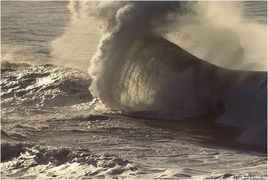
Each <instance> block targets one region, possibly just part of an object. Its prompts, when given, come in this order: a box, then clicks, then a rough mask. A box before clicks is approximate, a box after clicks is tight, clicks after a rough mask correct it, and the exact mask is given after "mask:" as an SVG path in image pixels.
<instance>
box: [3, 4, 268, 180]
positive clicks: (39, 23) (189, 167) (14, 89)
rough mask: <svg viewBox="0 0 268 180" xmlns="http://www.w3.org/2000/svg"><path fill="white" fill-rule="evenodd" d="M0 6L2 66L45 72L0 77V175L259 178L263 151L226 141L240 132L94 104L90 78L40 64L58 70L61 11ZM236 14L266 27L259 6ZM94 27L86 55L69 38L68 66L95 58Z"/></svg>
mask: <svg viewBox="0 0 268 180" xmlns="http://www.w3.org/2000/svg"><path fill="white" fill-rule="evenodd" d="M1 4H2V9H1V10H2V17H1V22H2V24H1V26H2V29H1V31H2V59H1V61H2V62H3V61H5V62H10V63H26V64H34V65H36V64H46V65H39V66H30V67H28V66H27V65H25V66H22V67H21V68H20V69H16V68H15V69H13V70H11V69H3V70H2V76H1V78H2V79H1V83H2V84H1V98H2V102H1V105H2V109H1V121H2V129H1V134H2V137H1V138H2V139H1V140H2V157H1V159H2V161H3V162H4V163H2V164H1V167H2V168H1V169H2V172H3V174H2V175H4V176H8V177H18V178H21V177H24V178H51V177H53V178H81V177H86V178H118V177H119V178H243V177H245V178H249V177H257V178H261V177H265V176H266V174H267V165H266V164H267V158H266V154H265V151H266V149H263V148H258V147H255V146H247V145H244V144H239V143H237V142H235V141H233V138H234V137H236V136H237V134H238V133H239V131H238V130H237V129H236V128H230V127H224V126H218V125H215V124H213V123H211V121H210V119H212V118H213V117H211V116H208V117H207V116H205V117H203V116H201V117H197V118H192V119H186V120H184V121H179V122H178V121H162V120H155V119H151V118H149V119H142V118H138V117H135V114H133V115H132V117H127V116H124V115H126V114H123V115H122V113H121V112H117V111H112V110H110V109H107V108H106V107H105V106H104V105H103V104H101V103H100V102H99V101H98V100H97V99H93V98H92V96H91V95H90V92H89V90H88V87H89V84H90V82H91V79H90V77H89V76H88V74H87V73H86V72H83V71H80V70H74V69H69V68H63V67H55V66H53V65H47V64H50V63H55V62H57V56H55V55H54V54H53V46H52V44H53V42H54V40H55V39H57V38H59V37H61V36H62V35H63V34H64V31H65V28H66V27H67V26H68V23H69V21H70V12H69V10H68V8H67V5H68V2H2V3H1ZM242 8H243V9H244V13H245V16H246V17H247V18H246V21H253V22H258V23H260V24H266V12H267V8H266V2H244V3H243V6H242ZM95 27H96V25H92V27H91V28H89V29H88V32H87V34H86V35H87V38H88V39H89V40H90V42H89V44H90V45H88V44H87V46H84V44H82V41H79V38H77V37H75V38H76V39H75V38H74V37H73V36H72V35H71V36H70V37H69V38H70V42H72V43H74V44H70V45H71V47H68V48H67V49H68V51H72V50H74V49H76V48H77V47H81V48H80V50H79V53H73V54H75V56H73V57H72V58H73V59H84V57H85V56H86V59H88V60H89V59H90V58H91V57H92V56H93V55H94V53H95V52H96V49H97V45H98V42H99V40H100V38H101V36H100V30H99V29H97V28H95ZM74 33H75V32H74ZM77 34H79V33H78V32H77ZM80 34H81V32H80ZM82 38H83V36H82V37H81V38H80V40H82ZM66 43H68V41H66ZM72 47H73V48H72ZM74 47H75V48H74ZM83 47H86V49H83ZM80 51H81V53H80ZM66 54H72V52H71V53H70V52H66ZM82 56H83V57H82ZM63 65H64V64H63ZM88 66H89V61H88V62H87V61H86V62H85V61H83V65H82V67H83V68H82V70H86V69H87V68H88ZM75 67H76V68H77V67H78V68H80V67H81V66H75ZM149 115H150V112H149ZM18 143H22V144H18ZM91 152H92V153H91Z"/></svg>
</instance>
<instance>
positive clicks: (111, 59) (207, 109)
mask: <svg viewBox="0 0 268 180" xmlns="http://www.w3.org/2000/svg"><path fill="white" fill-rule="evenodd" d="M188 6H189V4H186V3H184V2H176V3H174V2H157V3H152V2H113V3H111V2H98V3H96V4H93V3H91V2H90V3H88V2H87V3H86V2H85V3H79V2H72V3H71V4H70V8H71V10H72V13H73V14H74V15H75V16H76V17H78V18H83V17H84V16H86V17H88V16H93V17H94V18H96V19H97V20H99V21H100V22H101V23H102V28H103V34H104V35H103V37H102V39H101V41H100V44H99V47H98V50H97V53H96V54H95V56H94V57H93V58H92V59H91V61H90V67H89V70H88V72H89V74H90V76H91V77H92V79H93V80H92V83H91V85H90V88H89V89H90V92H91V93H92V95H93V96H94V97H96V98H99V99H101V101H102V102H103V103H104V104H105V105H106V106H107V107H109V108H111V109H115V110H121V111H125V112H137V111H139V112H140V111H143V112H144V111H145V112H148V111H150V112H151V111H152V112H153V113H151V114H150V113H149V116H152V117H154V118H164V119H176V120H178V119H183V118H186V117H192V116H198V115H201V114H212V115H215V117H216V118H215V119H216V122H218V123H221V124H224V125H228V126H236V127H239V128H241V129H242V130H243V131H242V135H241V137H239V138H238V140H239V141H241V142H244V143H249V144H256V145H260V146H266V108H265V109H263V107H266V101H264V100H263V99H266V89H267V88H266V86H263V85H261V84H266V73H265V72H250V71H234V70H227V69H224V68H220V67H218V66H215V65H213V64H210V63H208V62H206V61H203V60H201V59H199V58H197V57H195V56H194V55H191V54H190V53H188V52H186V51H185V50H183V49H182V48H180V47H179V46H177V45H175V44H173V43H171V42H170V41H168V40H166V39H164V38H162V37H161V35H159V29H161V28H162V27H165V26H167V24H169V23H171V22H172V21H174V17H176V16H177V15H178V14H184V13H185V12H188V11H190V10H189V8H188ZM108 9H109V11H107V10H108ZM141 19H142V20H141ZM162 31H164V30H163V29H162ZM240 50H241V48H238V51H239V52H241V51H240ZM136 114H137V113H136ZM140 115H141V116H144V115H145V116H148V113H140ZM253 125H254V128H253V127H252V126H253ZM249 137H250V138H249Z"/></svg>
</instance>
